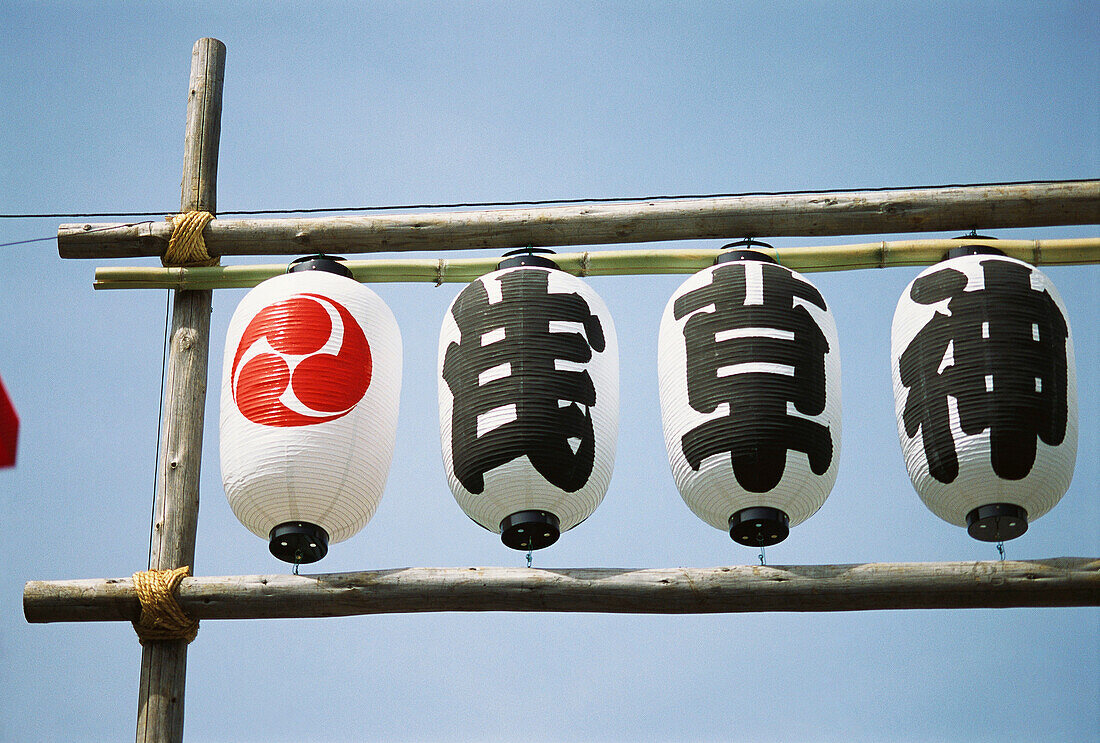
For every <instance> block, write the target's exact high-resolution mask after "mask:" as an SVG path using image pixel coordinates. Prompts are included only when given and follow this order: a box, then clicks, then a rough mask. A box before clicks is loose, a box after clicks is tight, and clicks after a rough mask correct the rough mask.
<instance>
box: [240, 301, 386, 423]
mask: <svg viewBox="0 0 1100 743" xmlns="http://www.w3.org/2000/svg"><path fill="white" fill-rule="evenodd" d="M231 374H232V376H231V377H230V380H231V384H232V389H233V400H234V401H235V402H236V403H237V409H238V410H240V411H241V414H242V415H244V417H245V418H247V419H248V420H250V421H252V422H253V423H259V424H261V425H264V426H277V427H290V426H309V425H313V424H315V423H324V422H326V421H331V420H336V419H337V418H340V417H342V416H345V415H347V414H348V413H350V412H351V411H352V409H354V408H355V406H356V405H357V404H359V401H360V400H361V399H363V395H364V393H366V391H367V387H368V386H370V380H371V354H370V345H369V344H368V343H367V338H366V336H365V335H363V329H362V328H361V327H360V326H359V323H358V322H356V320H355V318H354V317H352V315H351V313H350V312H348V310H347V309H346V308H345V307H344V306H343V305H341V304H340V303H339V302H336V301H334V300H332V299H329V298H328V297H324V296H320V295H318V294H296V295H294V296H293V297H290V298H288V299H284V300H282V301H280V302H276V303H275V304H271V305H268V306H267V307H264V308H263V310H261V311H260V312H259V313H258V314H257V315H256V316H255V317H253V318H252V320H251V322H249V323H248V327H246V328H245V330H244V334H243V335H242V336H241V340H240V343H238V344H237V353H236V355H235V356H234V358H233V368H232V371H231Z"/></svg>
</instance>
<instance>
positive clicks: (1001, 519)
mask: <svg viewBox="0 0 1100 743" xmlns="http://www.w3.org/2000/svg"><path fill="white" fill-rule="evenodd" d="M951 254H952V257H951V258H950V259H949V260H945V261H942V262H940V263H937V264H936V265H934V266H930V267H929V268H927V269H925V270H924V271H922V272H921V273H920V275H918V276H917V278H915V279H914V280H913V281H912V283H910V284H909V286H908V288H907V289H906V290H905V293H904V294H903V295H902V297H901V299H900V301H899V302H898V307H897V311H896V312H895V313H894V323H893V328H892V331H891V349H890V362H891V369H892V375H893V383H894V408H895V411H896V413H897V421H898V436H899V437H900V439H901V448H902V453H903V454H904V456H905V466H906V468H907V469H908V470H909V477H910V478H911V479H912V481H913V486H914V487H915V488H916V490H917V493H919V494H920V497H921V499H922V500H923V501H924V503H925V505H926V506H928V508H929V509H930V510H931V511H932V512H933V513H934V514H936V515H937V516H939V517H940V518H942V519H944V520H945V521H948V522H950V523H952V524H955V525H957V526H965V527H967V531H968V532H969V534H970V536H972V537H974V538H976V539H980V540H983V541H990V542H995V541H1002V540H1006V539H1013V538H1015V537H1018V536H1020V535H1021V534H1023V533H1024V532H1025V531H1026V530H1027V525H1028V522H1029V521H1034V520H1035V519H1037V518H1039V517H1040V516H1042V515H1043V514H1044V513H1046V512H1047V511H1049V510H1050V509H1051V508H1053V507H1054V505H1055V504H1056V503H1058V501H1059V500H1060V499H1061V498H1062V496H1063V495H1064V494H1065V492H1066V490H1067V489H1069V484H1070V480H1071V479H1072V477H1073V465H1074V462H1075V460H1076V458H1077V375H1076V370H1075V364H1074V358H1073V335H1072V333H1071V331H1070V327H1069V319H1068V316H1067V315H1066V310H1065V305H1063V304H1062V299H1061V297H1059V296H1058V292H1057V290H1055V288H1054V285H1053V284H1051V282H1050V280H1049V279H1048V278H1047V277H1046V276H1044V275H1043V274H1042V273H1041V272H1040V271H1038V270H1037V269H1036V268H1034V267H1033V266H1030V265H1028V264H1027V263H1024V262H1023V261H1018V260H1016V259H1014V258H1008V257H1005V256H1004V255H1002V254H1001V253H1000V251H997V250H994V249H992V248H988V247H983V246H965V247H962V248H956V249H953V250H952V251H951Z"/></svg>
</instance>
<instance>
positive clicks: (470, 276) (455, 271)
mask: <svg viewBox="0 0 1100 743" xmlns="http://www.w3.org/2000/svg"><path fill="white" fill-rule="evenodd" d="M964 243H965V244H966V245H974V244H980V245H989V246H991V247H996V248H998V249H999V250H1001V251H1003V252H1004V253H1006V254H1007V255H1010V256H1012V257H1013V258H1019V259H1020V260H1023V261H1027V262H1028V263H1031V264H1032V265H1043V266H1068V265H1080V264H1087V263H1100V237H1090V238H1080V239H1065V240H966V241H959V240H896V241H890V242H887V241H880V242H874V243H862V244H858V245H822V246H817V247H808V248H780V249H778V250H776V249H772V250H767V249H763V250H764V252H766V253H769V254H770V255H773V256H775V258H776V260H778V261H779V262H780V263H782V264H783V265H785V266H788V267H790V268H793V269H795V270H796V271H803V272H814V271H848V270H853V269H862V268H886V267H889V266H926V265H931V264H933V263H935V262H937V261H939V260H941V259H942V258H943V257H944V254H945V253H946V252H947V251H948V250H949V249H951V248H957V247H959V245H961V244H964ZM719 252H720V251H718V250H716V249H715V250H684V249H679V250H677V249H664V250H600V251H594V252H591V253H559V254H557V255H555V256H554V261H555V262H557V264H558V265H559V266H560V267H561V269H562V270H563V271H566V272H568V273H571V274H574V275H575V276H623V275H638V274H674V273H693V272H695V271H698V270H700V269H702V268H705V267H706V266H709V265H711V264H712V263H713V262H714V258H715V256H717V255H718V253H719ZM499 262H500V258H450V259H445V258H437V259H428V258H404V259H401V258H397V259H374V260H352V261H345V265H346V266H347V267H348V268H349V269H351V272H352V276H353V277H354V278H355V279H357V280H358V281H363V282H367V283H385V282H403V281H407V282H418V281H419V282H430V283H435V284H442V283H452V282H457V283H462V284H465V283H469V282H470V281H473V280H474V279H476V278H477V277H478V276H481V275H483V274H487V273H489V272H490V271H493V270H495V269H496V266H497V263H499ZM285 272H286V264H285V263H275V264H266V265H259V266H210V267H202V268H157V267H151V266H148V267H147V266H105V267H100V268H97V269H96V272H95V284H94V286H95V288H96V289H232V288H242V287H252V286H255V285H256V284H259V283H260V282H261V281H264V280H266V279H270V278H271V277H273V276H277V275H279V274H281V273H285Z"/></svg>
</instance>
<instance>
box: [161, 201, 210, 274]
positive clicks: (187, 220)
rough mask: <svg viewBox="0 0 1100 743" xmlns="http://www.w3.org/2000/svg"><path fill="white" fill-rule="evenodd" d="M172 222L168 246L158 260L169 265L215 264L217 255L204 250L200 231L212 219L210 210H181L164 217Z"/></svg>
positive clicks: (204, 242)
mask: <svg viewBox="0 0 1100 743" xmlns="http://www.w3.org/2000/svg"><path fill="white" fill-rule="evenodd" d="M166 219H167V221H168V222H171V224H172V236H171V237H169V238H168V247H167V248H165V250H164V255H163V256H161V259H160V262H161V264H162V265H164V266H169V267H180V266H185V267H193V266H216V265H218V258H217V256H214V257H211V256H210V254H209V253H208V252H206V241H205V240H204V239H203V236H202V231H203V230H204V229H206V225H208V224H210V222H211V221H212V220H213V219H214V215H213V214H211V213H210V212H204V211H193V212H182V213H180V214H174V215H172V216H170V217H166Z"/></svg>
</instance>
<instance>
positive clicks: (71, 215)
mask: <svg viewBox="0 0 1100 743" xmlns="http://www.w3.org/2000/svg"><path fill="white" fill-rule="evenodd" d="M1078 180H1079V179H1075V180H1033V181H1001V182H996V183H948V184H942V185H938V186H902V187H896V186H880V187H877V188H828V189H810V190H795V191H741V192H738V193H706V194H661V195H656V196H608V197H589V198H580V199H533V200H526V201H463V202H453V203H435V204H430V203H425V204H390V205H386V206H319V207H304V208H298V209H237V210H231V211H219V212H218V216H220V217H228V216H243V215H257V214H317V213H320V212H373V211H392V210H398V209H401V210H405V209H463V208H481V207H489V206H546V205H549V204H611V203H627V202H633V201H670V200H677V199H721V198H733V197H738V196H793V195H797V194H806V195H813V194H824V193H858V192H860V191H866V192H877V191H919V190H924V189H932V188H981V187H995V186H1035V185H1044V184H1048V185H1053V184H1058V183H1076V182H1078ZM1087 180H1100V179H1086V181H1087ZM174 213H175V212H173V211H159V212H81V213H77V212H51V213H41V214H0V219H76V218H84V217H159V216H164V215H168V214H174Z"/></svg>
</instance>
